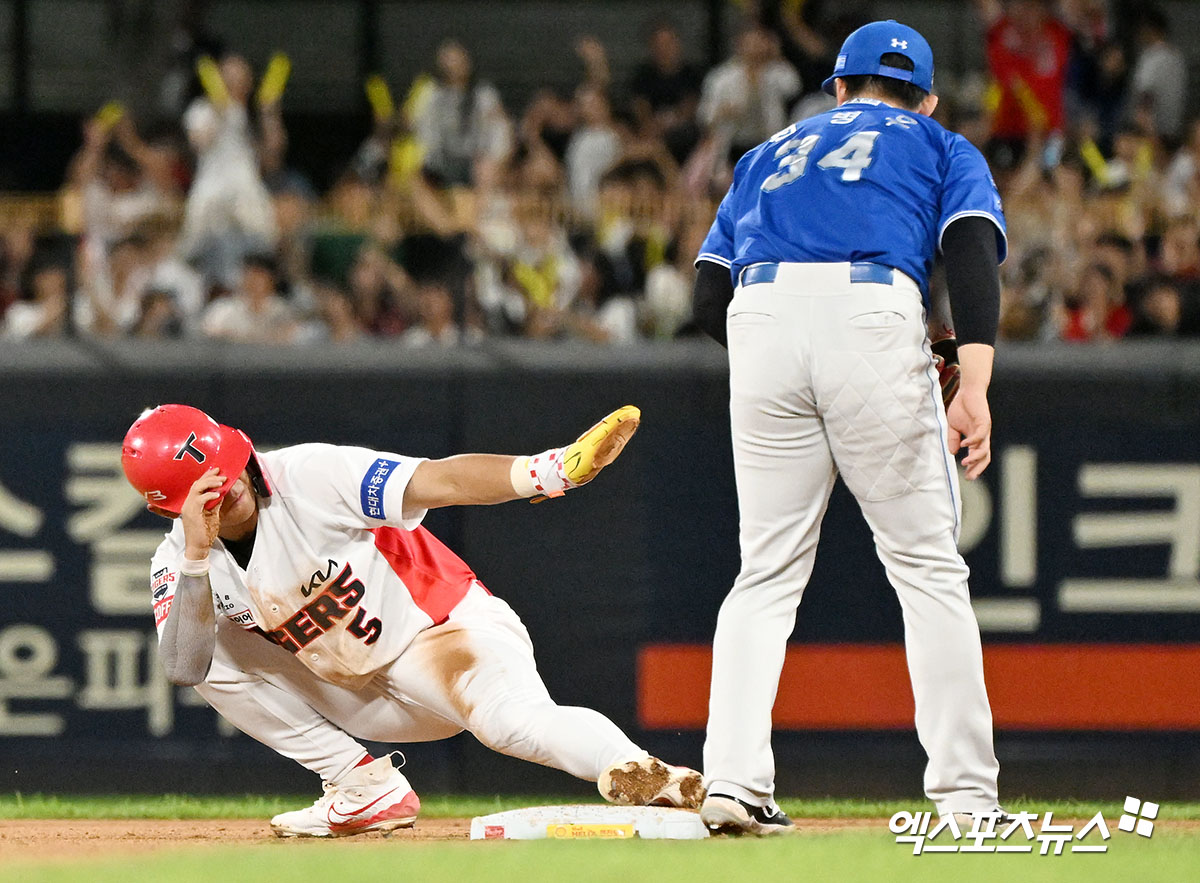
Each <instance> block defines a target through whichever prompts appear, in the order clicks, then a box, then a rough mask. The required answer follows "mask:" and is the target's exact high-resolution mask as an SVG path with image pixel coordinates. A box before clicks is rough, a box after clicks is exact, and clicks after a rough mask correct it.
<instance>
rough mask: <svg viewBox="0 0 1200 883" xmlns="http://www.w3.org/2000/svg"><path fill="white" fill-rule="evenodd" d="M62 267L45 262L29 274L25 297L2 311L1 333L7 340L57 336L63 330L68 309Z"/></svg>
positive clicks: (65, 274) (65, 279) (68, 300)
mask: <svg viewBox="0 0 1200 883" xmlns="http://www.w3.org/2000/svg"><path fill="white" fill-rule="evenodd" d="M67 286H68V273H67V269H66V267H64V266H62V265H61V264H57V263H46V264H42V265H41V266H38V267H35V268H34V269H33V271H32V272H31V274H30V280H29V296H28V298H27V299H24V300H19V301H17V302H16V303H14V304H13V305H12V306H10V307H9V308H8V311H7V312H5V314H4V325H3V329H2V330H3V333H2V334H0V337H3V338H6V339H8V340H28V339H30V338H38V337H61V336H62V335H63V334H65V333H66V330H67V314H68V312H69V310H70V297H69V296H68V293H67V292H68V289H67Z"/></svg>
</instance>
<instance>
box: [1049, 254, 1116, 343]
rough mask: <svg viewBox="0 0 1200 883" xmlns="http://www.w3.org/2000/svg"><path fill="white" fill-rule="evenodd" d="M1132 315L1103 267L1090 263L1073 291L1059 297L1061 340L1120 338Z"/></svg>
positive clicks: (1059, 333)
mask: <svg viewBox="0 0 1200 883" xmlns="http://www.w3.org/2000/svg"><path fill="white" fill-rule="evenodd" d="M1132 324H1133V313H1132V312H1131V311H1130V310H1129V307H1128V306H1126V304H1125V295H1124V292H1122V291H1121V289H1120V287H1119V286H1118V285H1117V284H1116V277H1115V276H1114V275H1113V273H1112V271H1111V270H1109V269H1108V267H1106V266H1104V265H1103V264H1091V265H1089V266H1088V267H1085V268H1084V270H1083V273H1082V274H1080V277H1079V284H1078V286H1077V287H1076V289H1075V291H1073V292H1071V293H1070V294H1068V295H1067V296H1066V297H1064V298H1063V303H1062V309H1061V311H1060V313H1059V316H1058V329H1059V331H1058V336H1059V338H1060V339H1061V340H1069V341H1096V340H1112V339H1115V338H1118V337H1124V336H1125V335H1126V333H1128V331H1129V326H1130V325H1132Z"/></svg>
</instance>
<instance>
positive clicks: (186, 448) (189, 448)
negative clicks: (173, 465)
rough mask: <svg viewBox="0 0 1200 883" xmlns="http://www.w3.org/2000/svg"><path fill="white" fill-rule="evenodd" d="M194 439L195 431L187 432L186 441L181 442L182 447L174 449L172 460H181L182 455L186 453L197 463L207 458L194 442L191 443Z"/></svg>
mask: <svg viewBox="0 0 1200 883" xmlns="http://www.w3.org/2000/svg"><path fill="white" fill-rule="evenodd" d="M195 440H196V433H194V432H193V433H189V434H188V437H187V441H185V442H184V443H183V447H182V448H180V449H179V450H178V451H176V452H175V456H174V457H172V458H171V459H172V460H182V459H183V457H184V455H185V454H187V455H189V456H190V457H191V458H192V459H193V460H195V461H196V462H197V463H203V462H204V461H205V460H207V459H208V458H207V457H205V456H204V452H203V451H202V450H200V449H199V448H198V447H196V446H195V445H194V444H192V442H194V441H195Z"/></svg>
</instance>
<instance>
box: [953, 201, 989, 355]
mask: <svg viewBox="0 0 1200 883" xmlns="http://www.w3.org/2000/svg"><path fill="white" fill-rule="evenodd" d="M996 234H997V231H996V225H995V224H994V223H993V222H992V221H991V220H990V219H988V218H982V217H978V216H971V217H966V218H959V219H958V220H957V221H954V222H952V223H951V224H950V226H949V227H947V228H946V229H945V231H944V232H943V233H942V261H943V263H944V265H945V267H946V287H947V288H948V289H949V294H950V315H951V317H952V318H953V320H954V336H955V337H956V338H957V339H958V344H959V346H962V345H963V344H964V343H986V344H987V345H988V346H995V345H996V328H997V326H998V325H999V324H1000V262H999V257H998V253H997V245H996Z"/></svg>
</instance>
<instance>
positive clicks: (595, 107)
mask: <svg viewBox="0 0 1200 883" xmlns="http://www.w3.org/2000/svg"><path fill="white" fill-rule="evenodd" d="M744 5H745V8H746V9H747V10H748V11H749V12H750V13H751V16H750V17H749V18H748V19H747V20H746V22H745V23H744V24H743V25H742V26H741V27H740V29H739V31H738V32H737V34H736V35H735V37H734V39H733V41H732V45H733V50H732V54H731V55H730V57H729V58H728V59H727V60H725V61H724V62H722V63H721V64H719V65H717V66H715V67H713V68H711V69H710V70H705V69H704V67H703V66H701V65H700V64H699V63H698V62H697V60H696V59H695V58H694V57H693V53H692V52H690V51H689V48H690V47H686V46H685V45H684V44H683V41H682V40H681V38H680V36H679V34H678V32H677V31H676V29H675V28H674V27H673V26H672V25H671V23H669V22H666V21H663V22H660V23H658V24H656V25H655V26H654V27H653V28H652V30H651V31H650V33H649V34H648V36H647V41H646V46H645V58H644V61H643V62H642V63H641V64H640V65H639V66H638V67H637V69H636V70H635V71H634V73H633V75H632V77H631V78H630V79H629V80H628V81H627V82H617V81H616V80H615V79H614V78H613V76H612V74H611V71H610V66H609V63H608V55H607V52H606V50H605V46H604V45H603V43H602V42H601V41H600V40H598V39H596V38H594V37H584V38H582V39H580V40H579V41H578V43H577V45H576V52H577V54H578V57H579V60H580V68H581V70H582V75H581V78H580V81H579V82H578V83H577V84H575V85H574V87H573V88H572V89H570V90H569V91H563V90H559V89H551V88H546V89H543V90H541V91H539V92H537V93H536V94H535V95H533V96H532V98H531V100H529V101H528V102H527V103H526V104H525V106H524V107H523V108H516V107H512V106H511V105H509V104H506V101H505V97H504V96H503V95H501V94H500V92H499V91H498V90H497V89H496V88H495V87H494V86H493V85H492V84H490V83H489V81H488V72H487V71H479V70H476V69H475V65H474V62H473V60H472V57H471V55H470V53H469V51H468V49H467V48H466V47H465V46H464V45H463V44H462V43H460V42H458V41H456V40H448V41H446V42H445V43H443V44H442V45H440V46H438V47H436V53H435V55H434V56H433V57H432V58H431V59H430V61H431V65H430V72H429V73H428V74H427V75H423V76H421V77H419V78H417V80H416V81H415V82H414V83H412V84H411V86H410V87H409V88H408V90H407V93H406V94H405V95H404V96H402V99H401V100H399V101H394V100H393V98H392V94H391V92H390V90H389V88H388V85H387V84H386V83H384V82H383V81H382V80H381V79H379V78H377V77H373V78H371V79H370V80H369V81H368V83H367V89H366V91H367V95H368V98H369V102H370V105H371V108H372V112H373V116H374V128H373V130H372V132H371V134H370V136H369V137H368V138H367V139H366V140H365V141H364V142H363V143H362V144H361V146H360V147H359V148H358V150H357V152H356V153H355V154H354V155H353V156H347V157H345V158H344V163H343V167H342V170H341V172H340V173H339V174H338V175H337V176H336V180H335V181H334V183H333V184H332V186H331V187H330V188H329V189H328V190H327V192H325V193H322V194H318V193H316V192H315V191H314V188H313V186H312V185H311V183H310V182H309V180H308V179H307V178H306V177H305V176H304V175H303V174H302V173H300V172H299V171H297V170H296V169H295V168H293V167H292V166H290V165H289V164H288V138H287V130H286V126H285V123H284V116H283V114H282V103H283V94H284V91H283V83H285V82H286V71H285V70H284V71H281V70H280V69H278V68H277V67H276V63H275V62H272V66H271V67H270V68H268V70H267V71H266V73H265V74H264V75H263V76H262V77H261V78H260V79H259V80H258V82H256V78H255V74H254V72H253V71H252V69H251V67H250V65H249V64H247V62H246V61H245V60H244V59H242V58H241V57H239V56H238V55H236V54H233V53H227V54H225V55H224V56H223V57H221V58H220V59H219V60H218V61H217V62H213V61H211V60H209V59H205V60H204V61H202V62H201V63H200V65H199V66H198V70H199V76H198V77H197V87H196V88H195V89H194V90H193V91H194V94H195V97H194V100H192V101H191V103H190V104H188V105H187V106H186V108H185V109H183V110H182V113H181V114H180V115H179V118H178V119H177V120H176V121H175V126H174V128H167V129H162V128H161V127H159V128H158V129H155V131H154V134H153V135H152V136H151V135H149V134H147V132H148V128H147V127H141V128H140V127H139V124H138V121H137V120H135V119H134V117H133V114H132V113H131V112H130V111H128V110H127V109H125V108H122V107H120V106H117V105H110V106H106V107H105V108H103V109H102V110H101V111H100V112H99V113H97V114H96V115H95V116H93V117H91V118H89V119H88V120H86V121H85V122H84V124H83V131H82V144H81V146H80V148H79V151H78V153H77V154H76V156H75V157H74V159H73V161H72V162H71V165H70V168H69V169H68V170H67V173H66V181H65V184H64V188H63V194H62V215H63V218H64V224H65V226H66V227H67V229H68V230H70V231H72V232H74V233H76V234H77V235H75V236H72V237H52V238H49V239H47V238H45V237H40V236H39V235H38V231H35V230H33V229H32V228H30V227H22V226H20V225H15V226H11V227H9V228H8V229H6V230H4V231H3V239H2V241H0V336H2V337H4V338H8V339H21V338H38V337H55V336H62V335H80V336H83V335H90V336H95V337H100V338H113V337H122V336H133V337H144V338H176V337H200V338H211V339H219V340H230V341H243V342H257V343H271V344H282V343H297V342H318V341H329V342H334V343H340V342H344V341H353V340H359V339H365V338H386V339H391V340H394V341H395V342H396V344H397V345H400V346H414V347H415V346H455V345H466V344H471V343H474V342H477V341H480V340H483V339H485V338H489V337H502V336H508V337H513V336H519V337H527V338H539V339H564V338H565V339H570V338H575V339H583V340H587V341H592V342H599V343H613V344H621V343H628V342H631V341H634V340H637V339H639V338H660V339H663V338H674V337H677V336H680V335H686V334H689V333H693V329H692V326H691V322H690V313H691V308H690V294H691V285H692V279H693V270H692V261H693V259H694V257H695V255H696V253H697V251H698V246H699V244H700V242H701V241H702V239H703V237H704V235H705V233H706V232H707V229H708V226H709V224H710V223H711V219H712V214H713V211H714V209H715V204H716V200H718V199H719V198H720V196H721V194H722V193H723V192H724V191H725V189H726V188H727V186H728V184H729V181H730V176H731V171H732V167H733V164H734V163H735V162H736V160H737V158H738V157H739V156H740V155H741V154H742V153H743V152H744V151H745V150H746V149H748V148H750V147H752V146H754V145H755V144H757V143H759V142H761V141H762V140H764V139H765V138H767V137H769V136H770V135H772V134H773V133H774V132H776V131H778V130H779V129H781V128H783V127H784V126H786V125H787V124H788V123H789V122H791V121H794V120H796V119H800V118H803V117H806V116H809V115H811V114H813V113H819V112H823V111H825V110H827V109H828V108H830V107H831V106H832V103H833V101H832V99H830V98H828V97H827V96H825V95H824V94H823V93H822V92H820V90H819V86H820V82H821V79H822V78H823V77H824V76H825V75H827V73H826V72H827V71H829V70H832V67H833V56H834V54H835V53H836V49H837V46H838V45H839V44H840V41H841V39H842V38H843V37H844V36H845V35H846V34H847V33H848V32H849V31H850V30H851V29H853V28H854V27H856V26H857V25H859V24H861V23H863V21H865V20H866V19H865V16H864V15H863V14H862V12H861V11H850V12H847V11H846V10H847V9H850V10H854V8H855V7H856V6H857V5H858V4H855V3H828V2H826V3H822V2H816V0H812V2H808V3H803V4H796V3H788V2H760V3H747V4H744ZM1136 6H1137V8H1136V14H1135V15H1132V16H1130V15H1126V16H1123V17H1122V16H1119V15H1116V14H1114V13H1113V12H1112V10H1110V8H1109V4H1107V3H1106V2H1104V0H1062V2H1058V3H1052V2H1048V0H1006V2H1001V0H976V2H975V7H976V9H977V12H978V23H979V28H980V34H981V38H982V40H983V41H984V43H985V45H986V58H987V65H988V70H986V71H979V72H976V73H975V74H971V75H966V76H958V77H955V76H952V75H950V74H944V73H939V75H938V78H937V80H936V81H935V88H936V89H937V91H938V93H939V95H940V96H941V103H940V104H939V110H938V118H939V119H940V120H941V121H942V122H943V123H944V124H945V125H947V126H948V127H950V128H952V129H954V130H956V131H959V132H962V133H963V134H964V135H966V136H967V137H968V138H970V139H971V140H972V141H973V142H974V143H976V144H977V145H978V146H979V147H980V148H981V149H982V150H983V151H984V152H985V155H987V157H988V159H989V161H990V163H991V165H992V168H993V172H994V174H995V177H996V179H997V183H998V185H999V187H1000V189H1001V192H1002V194H1003V196H1004V200H1005V209H1006V214H1007V219H1008V228H1009V242H1010V254H1009V259H1008V261H1007V263H1006V264H1005V265H1004V267H1003V268H1002V276H1003V282H1004V288H1003V290H1004V296H1003V298H1004V299H1003V305H1002V317H1001V334H1002V336H1003V337H1005V338H1009V339H1022V340H1065V341H1102V340H1109V339H1115V338H1123V337H1130V336H1135V335H1143V336H1159V337H1171V336H1180V337H1186V336H1197V335H1200V121H1192V120H1189V117H1188V110H1189V103H1188V99H1189V96H1190V93H1189V91H1188V71H1187V65H1186V63H1185V59H1184V56H1183V54H1182V52H1181V50H1180V48H1179V46H1178V45H1177V44H1176V43H1175V41H1174V40H1173V38H1172V32H1171V28H1170V25H1169V22H1168V21H1167V19H1166V18H1165V17H1164V16H1163V14H1162V12H1161V11H1160V10H1159V9H1158V8H1157V7H1155V6H1154V5H1153V4H1149V3H1146V4H1138V5H1136ZM939 285H940V283H939V282H938V281H937V279H936V276H935V282H934V288H935V291H934V299H935V303H937V302H938V301H939V297H938V288H939Z"/></svg>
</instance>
